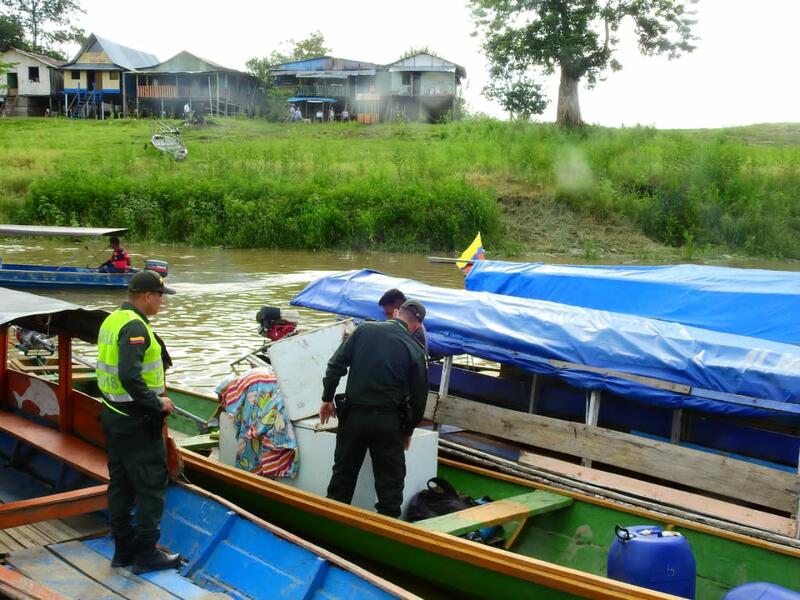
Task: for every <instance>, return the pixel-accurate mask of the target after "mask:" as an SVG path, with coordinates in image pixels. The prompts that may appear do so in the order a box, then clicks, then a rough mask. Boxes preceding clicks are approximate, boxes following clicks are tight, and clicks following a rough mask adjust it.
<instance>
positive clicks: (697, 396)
mask: <svg viewBox="0 0 800 600" xmlns="http://www.w3.org/2000/svg"><path fill="white" fill-rule="evenodd" d="M390 288H399V289H401V290H402V291H403V292H404V293H405V295H406V296H407V297H409V298H414V299H418V300H421V301H422V302H423V303H424V304H425V306H426V307H427V317H426V318H425V326H426V329H427V332H428V340H429V342H430V346H431V352H433V353H439V354H471V355H473V356H477V357H480V358H484V359H487V360H493V361H497V362H501V363H508V364H513V365H516V366H519V367H521V368H523V369H527V370H529V371H533V372H537V373H541V374H545V375H556V376H558V377H561V378H562V379H565V380H566V381H568V382H569V383H570V384H572V385H575V386H577V387H580V388H585V389H599V390H608V391H610V392H612V393H615V394H619V395H622V396H626V397H630V398H635V399H638V400H640V401H645V402H649V403H652V404H656V405H661V406H668V407H670V408H694V409H697V410H702V411H707V412H716V413H723V414H736V415H764V414H767V411H766V410H765V408H773V409H774V408H776V407H777V410H780V411H785V412H789V413H797V412H800V402H799V401H798V396H800V348H797V347H795V346H792V345H789V344H780V343H776V342H771V341H768V340H762V339H756V338H749V337H744V336H736V335H731V334H727V333H718V332H713V331H708V330H705V329H699V328H693V327H687V326H684V325H681V324H679V323H669V322H664V321H658V320H655V319H646V318H642V317H636V316H631V315H623V314H617V313H611V312H606V311H600V310H593V309H587V308H582V307H576V306H569V305H565V304H556V303H553V302H547V301H542V300H531V299H527V298H515V297H511V296H503V295H499V294H491V293H487V292H472V291H467V290H457V289H449V288H439V287H433V286H429V285H425V284H422V283H419V282H417V281H414V280H412V279H398V278H394V277H388V276H386V275H383V274H381V273H377V272H375V271H369V270H362V271H348V272H345V273H340V274H336V275H331V276H328V277H323V278H321V279H318V280H317V281H315V282H313V283H311V284H309V285H308V286H307V287H306V289H304V290H303V291H302V292H300V293H299V294H297V295H296V296H295V297H294V298H293V299H292V304H293V305H296V306H305V307H308V308H313V309H317V310H322V311H327V312H331V313H336V314H343V315H348V316H352V317H358V318H373V319H382V318H384V317H383V313H382V311H381V309H380V307H379V306H378V299H379V298H380V297H381V295H383V293H384V292H385V291H386V290H388V289H390ZM551 359H556V360H560V361H566V362H570V363H576V364H579V365H585V366H587V367H590V368H595V369H603V370H611V371H615V372H621V373H625V374H629V375H637V376H640V377H649V378H654V379H657V380H661V381H667V382H671V383H677V384H683V385H688V386H691V388H692V389H691V395H686V394H682V393H677V392H673V391H668V390H664V389H661V388H659V387H651V386H650V385H646V384H644V383H640V382H637V381H632V380H630V379H625V378H620V377H615V376H613V375H609V374H608V373H602V372H592V371H588V370H586V369H583V368H574V369H573V368H558V367H557V366H555V365H553V364H552V363H551V362H550V360H551ZM734 394H736V395H741V396H745V397H750V398H755V399H758V400H757V401H751V400H748V399H747V398H741V397H739V396H737V397H733V396H732V395H734ZM773 403H780V404H773Z"/></svg>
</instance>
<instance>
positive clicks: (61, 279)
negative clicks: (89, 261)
mask: <svg viewBox="0 0 800 600" xmlns="http://www.w3.org/2000/svg"><path fill="white" fill-rule="evenodd" d="M133 275H134V274H133V273H100V272H99V271H98V270H97V269H85V268H82V267H52V266H45V265H19V264H7V263H4V264H3V265H2V267H0V286H3V287H8V288H25V289H64V288H67V289H70V288H75V289H79V288H82V289H86V288H89V289H98V290H122V289H125V288H127V287H128V282H129V281H130V279H131V277H133Z"/></svg>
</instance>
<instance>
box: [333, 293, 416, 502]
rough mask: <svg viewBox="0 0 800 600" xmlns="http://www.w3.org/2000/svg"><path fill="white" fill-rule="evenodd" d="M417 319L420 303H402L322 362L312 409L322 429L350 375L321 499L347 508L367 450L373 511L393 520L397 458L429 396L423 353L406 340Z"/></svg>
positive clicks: (398, 496)
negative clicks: (374, 501)
mask: <svg viewBox="0 0 800 600" xmlns="http://www.w3.org/2000/svg"><path fill="white" fill-rule="evenodd" d="M424 318H425V307H424V306H423V305H422V303H421V302H417V301H416V300H408V301H407V302H405V303H403V305H402V306H400V308H398V309H396V310H395V311H394V318H392V319H390V320H389V321H384V322H374V321H368V322H365V323H362V324H361V325H359V326H358V328H356V330H355V331H354V332H353V334H352V335H350V336H349V337H348V338H347V339H346V340H345V341H344V342H343V343H342V345H341V346H340V347H339V349H338V350H337V351H336V353H335V354H334V355H333V357H332V358H331V359H330V361H329V362H328V369H327V371H326V373H325V377H324V379H323V380H322V384H323V392H322V405H321V406H320V409H319V417H320V421H321V422H322V423H323V424H325V423H326V422H327V421H328V419H330V417H331V416H333V415H334V413H335V412H336V411H337V409H334V405H333V402H332V401H333V396H334V393H335V391H336V387H337V386H338V385H339V380H340V379H341V378H342V376H343V375H345V374H347V372H348V369H349V371H350V372H349V375H348V377H347V390H346V394H345V396H346V401H345V402H344V403H343V404H340V405H339V406H338V412H337V416H338V417H339V429H338V433H337V434H336V451H335V454H334V464H333V475H332V476H331V481H330V484H329V485H328V498H332V499H334V500H339V501H340V502H345V503H347V504H349V503H350V502H351V500H352V499H353V492H354V490H355V487H356V481H357V480H358V472H359V471H360V470H361V464H362V463H363V462H364V456H365V454H366V452H367V450H369V455H370V457H371V458H372V468H373V471H374V476H375V492H376V493H377V495H378V503H377V504H376V505H375V508H376V509H377V510H378V512H379V513H381V514H383V515H387V516H390V517H399V516H400V507H401V505H402V503H403V482H404V480H405V476H406V459H405V454H404V453H403V451H404V450H408V447H409V445H410V443H411V434H412V433H413V431H414V427H416V425H417V424H418V423H419V422H420V420H421V419H422V414H423V412H424V411H425V402H426V400H427V396H428V367H427V363H426V360H425V351H424V350H423V349H422V348H421V347H420V345H419V344H418V343H417V342H416V341H415V340H414V338H413V337H412V336H413V334H414V332H415V331H416V330H417V329H419V327H420V326H421V325H422V321H423V319H424ZM337 402H338V399H337Z"/></svg>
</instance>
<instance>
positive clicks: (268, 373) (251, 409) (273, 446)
mask: <svg viewBox="0 0 800 600" xmlns="http://www.w3.org/2000/svg"><path fill="white" fill-rule="evenodd" d="M216 391H217V394H218V396H219V399H220V402H221V403H222V405H223V407H224V408H225V412H227V413H229V414H231V415H233V423H234V427H235V428H236V439H237V440H238V442H239V445H238V448H237V450H236V466H238V467H239V468H240V469H244V470H245V471H250V472H252V473H257V474H259V475H265V476H272V477H292V478H294V477H296V476H297V470H298V456H297V440H296V439H295V437H294V429H293V427H292V422H291V421H290V420H289V418H288V416H287V414H286V408H285V405H284V402H283V396H282V395H281V392H280V390H279V389H278V383H277V380H276V379H275V373H273V371H272V370H271V369H267V368H264V369H253V370H251V371H248V372H247V373H245V374H244V375H241V376H236V375H231V376H230V377H228V378H227V379H225V381H223V382H222V383H221V384H219V386H217V390H216Z"/></svg>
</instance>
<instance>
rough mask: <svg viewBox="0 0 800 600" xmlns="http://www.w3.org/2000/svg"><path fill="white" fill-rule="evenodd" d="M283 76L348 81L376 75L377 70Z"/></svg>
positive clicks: (293, 72)
mask: <svg viewBox="0 0 800 600" xmlns="http://www.w3.org/2000/svg"><path fill="white" fill-rule="evenodd" d="M280 74H281V75H295V76H296V77H298V78H300V79H303V78H308V77H319V78H320V79H347V78H348V77H357V76H359V75H375V69H364V70H362V71H289V72H287V71H280Z"/></svg>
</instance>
